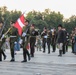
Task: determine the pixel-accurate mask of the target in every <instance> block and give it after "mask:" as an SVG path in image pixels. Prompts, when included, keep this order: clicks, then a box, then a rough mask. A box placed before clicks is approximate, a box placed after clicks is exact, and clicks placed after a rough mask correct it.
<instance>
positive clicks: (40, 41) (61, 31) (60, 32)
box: [0, 19, 76, 62]
mask: <svg viewBox="0 0 76 75" xmlns="http://www.w3.org/2000/svg"><path fill="white" fill-rule="evenodd" d="M14 24H15V22H13V21H11V22H10V25H11V27H10V28H9V29H8V30H7V32H4V31H2V27H3V22H2V21H0V32H1V31H2V34H0V61H2V55H3V56H4V60H5V59H6V58H7V56H6V54H5V53H4V51H5V49H6V47H5V43H6V40H7V38H9V39H8V41H9V46H10V55H11V59H10V62H14V61H15V50H19V49H20V48H21V47H22V49H23V61H21V62H27V57H28V60H31V57H34V53H35V47H36V48H37V51H38V50H39V51H43V53H45V52H46V45H47V47H48V54H50V52H51V50H50V49H51V48H50V47H52V52H55V51H56V48H58V49H59V55H58V56H59V57H61V56H62V55H63V54H65V53H66V52H68V46H69V43H71V47H72V53H74V54H76V28H75V29H74V30H73V31H72V33H71V35H69V33H68V32H67V30H66V29H65V28H64V27H62V25H61V24H59V25H58V27H57V30H56V28H52V29H49V28H46V27H44V28H43V31H42V32H41V33H40V32H39V31H38V30H36V29H35V24H31V25H29V21H28V20H27V19H25V20H24V26H23V27H22V34H21V33H20V34H21V35H19V30H18V29H17V28H16V27H15V26H14ZM19 29H20V28H19ZM28 45H30V52H29V51H28V47H29V46H28ZM42 49H43V50H42Z"/></svg>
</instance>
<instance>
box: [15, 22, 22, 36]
mask: <svg viewBox="0 0 76 75" xmlns="http://www.w3.org/2000/svg"><path fill="white" fill-rule="evenodd" d="M14 27H15V28H17V29H18V33H19V35H21V34H22V28H21V26H20V25H19V23H18V21H17V22H16V23H15V25H14Z"/></svg>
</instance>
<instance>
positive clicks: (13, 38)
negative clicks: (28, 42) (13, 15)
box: [8, 21, 19, 62]
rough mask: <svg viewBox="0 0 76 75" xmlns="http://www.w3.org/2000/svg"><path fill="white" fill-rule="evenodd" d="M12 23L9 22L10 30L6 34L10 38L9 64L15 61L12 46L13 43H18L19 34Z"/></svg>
mask: <svg viewBox="0 0 76 75" xmlns="http://www.w3.org/2000/svg"><path fill="white" fill-rule="evenodd" d="M14 23H15V22H13V21H11V29H10V30H9V32H8V36H10V52H11V60H10V62H14V61H15V56H14V45H15V42H16V41H18V38H19V34H18V30H17V28H15V27H14Z"/></svg>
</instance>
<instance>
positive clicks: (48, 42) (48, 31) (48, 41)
mask: <svg viewBox="0 0 76 75" xmlns="http://www.w3.org/2000/svg"><path fill="white" fill-rule="evenodd" d="M51 37H52V34H51V31H50V30H47V46H48V54H50V45H51Z"/></svg>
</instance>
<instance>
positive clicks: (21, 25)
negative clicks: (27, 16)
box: [18, 18, 24, 28]
mask: <svg viewBox="0 0 76 75" xmlns="http://www.w3.org/2000/svg"><path fill="white" fill-rule="evenodd" d="M18 23H19V25H20V27H21V28H23V26H24V24H23V23H22V22H21V20H20V18H19V19H18Z"/></svg>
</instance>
